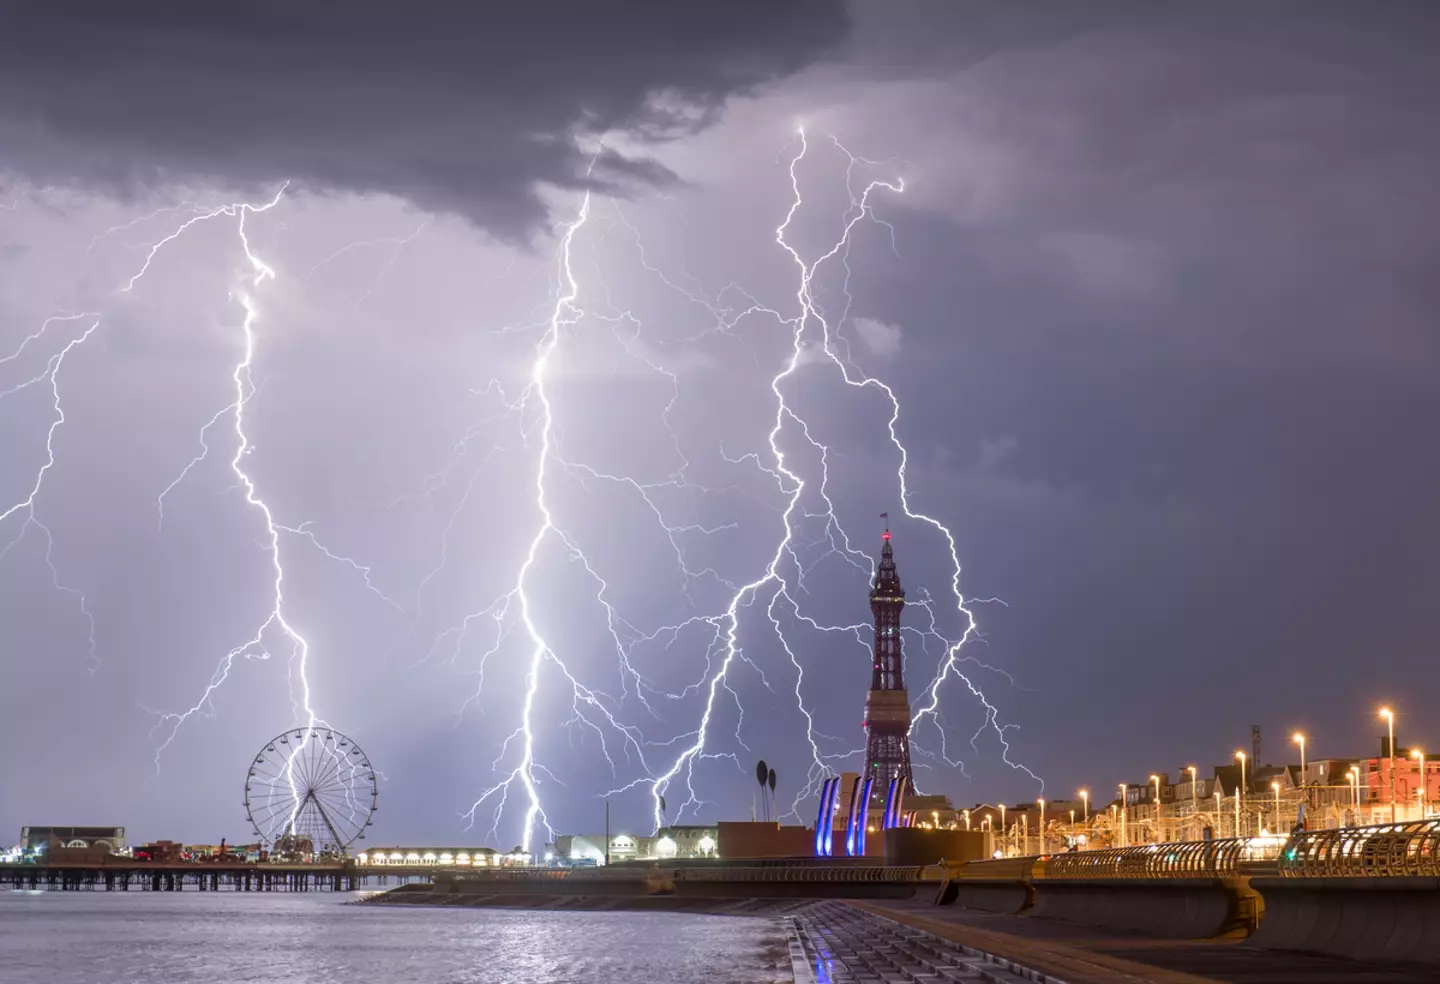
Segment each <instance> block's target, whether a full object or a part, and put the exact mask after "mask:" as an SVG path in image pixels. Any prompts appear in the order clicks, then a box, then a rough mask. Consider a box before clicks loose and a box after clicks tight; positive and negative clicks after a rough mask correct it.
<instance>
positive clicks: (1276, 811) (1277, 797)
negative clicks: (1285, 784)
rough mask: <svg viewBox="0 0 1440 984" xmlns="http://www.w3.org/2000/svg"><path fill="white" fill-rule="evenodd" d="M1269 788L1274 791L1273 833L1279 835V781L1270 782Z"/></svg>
mask: <svg viewBox="0 0 1440 984" xmlns="http://www.w3.org/2000/svg"><path fill="white" fill-rule="evenodd" d="M1270 788H1271V789H1273V790H1275V833H1277V834H1278V833H1280V826H1281V821H1280V782H1279V780H1276V781H1275V782H1272V783H1271V784H1270Z"/></svg>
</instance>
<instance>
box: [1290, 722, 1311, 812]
mask: <svg viewBox="0 0 1440 984" xmlns="http://www.w3.org/2000/svg"><path fill="white" fill-rule="evenodd" d="M1290 740H1291V741H1293V742H1294V743H1295V744H1297V745H1299V746H1300V788H1301V789H1304V790H1305V802H1306V804H1307V805H1308V804H1309V802H1310V791H1309V786H1310V780H1309V779H1308V778H1307V777H1306V775H1305V736H1304V735H1303V734H1301V733H1300V732H1298V731H1297V732H1295V734H1293V735H1291V736H1290Z"/></svg>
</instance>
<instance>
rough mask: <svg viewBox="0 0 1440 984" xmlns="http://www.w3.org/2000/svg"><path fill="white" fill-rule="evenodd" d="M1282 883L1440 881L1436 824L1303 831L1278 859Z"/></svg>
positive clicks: (1418, 822) (1439, 842)
mask: <svg viewBox="0 0 1440 984" xmlns="http://www.w3.org/2000/svg"><path fill="white" fill-rule="evenodd" d="M1280 875H1281V877H1283V878H1367V877H1368V878H1394V877H1403V876H1406V875H1426V876H1430V877H1435V876H1440V819H1436V820H1413V821H1410V822H1407V823H1385V824H1377V825H1376V826H1373V827H1341V828H1339V829H1338V830H1307V831H1304V832H1302V833H1299V834H1296V835H1294V836H1293V837H1291V838H1290V841H1289V843H1287V844H1286V845H1285V851H1284V853H1283V854H1282V855H1281V857H1280Z"/></svg>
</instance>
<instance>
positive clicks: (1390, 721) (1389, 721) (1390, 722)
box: [1380, 707, 1395, 823]
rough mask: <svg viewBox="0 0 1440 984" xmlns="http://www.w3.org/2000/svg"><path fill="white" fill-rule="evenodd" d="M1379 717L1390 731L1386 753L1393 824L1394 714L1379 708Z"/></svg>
mask: <svg viewBox="0 0 1440 984" xmlns="http://www.w3.org/2000/svg"><path fill="white" fill-rule="evenodd" d="M1380 716H1381V717H1382V718H1384V719H1385V723H1386V725H1387V726H1388V727H1389V729H1390V744H1389V746H1388V748H1387V749H1386V751H1387V752H1388V754H1389V756H1390V822H1391V823H1394V822H1395V712H1394V711H1392V710H1390V708H1388V707H1382V708H1380Z"/></svg>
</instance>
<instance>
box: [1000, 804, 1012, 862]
mask: <svg viewBox="0 0 1440 984" xmlns="http://www.w3.org/2000/svg"><path fill="white" fill-rule="evenodd" d="M1009 839H1010V828H1009V827H1007V826H1005V804H1004V803H1001V804H1000V850H1001V851H1002V852H1004V854H1005V856H1006V857H1007V858H1008V857H1009V856H1010V852H1009V851H1008V850H1007V849H1006V841H1008V840H1009Z"/></svg>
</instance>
